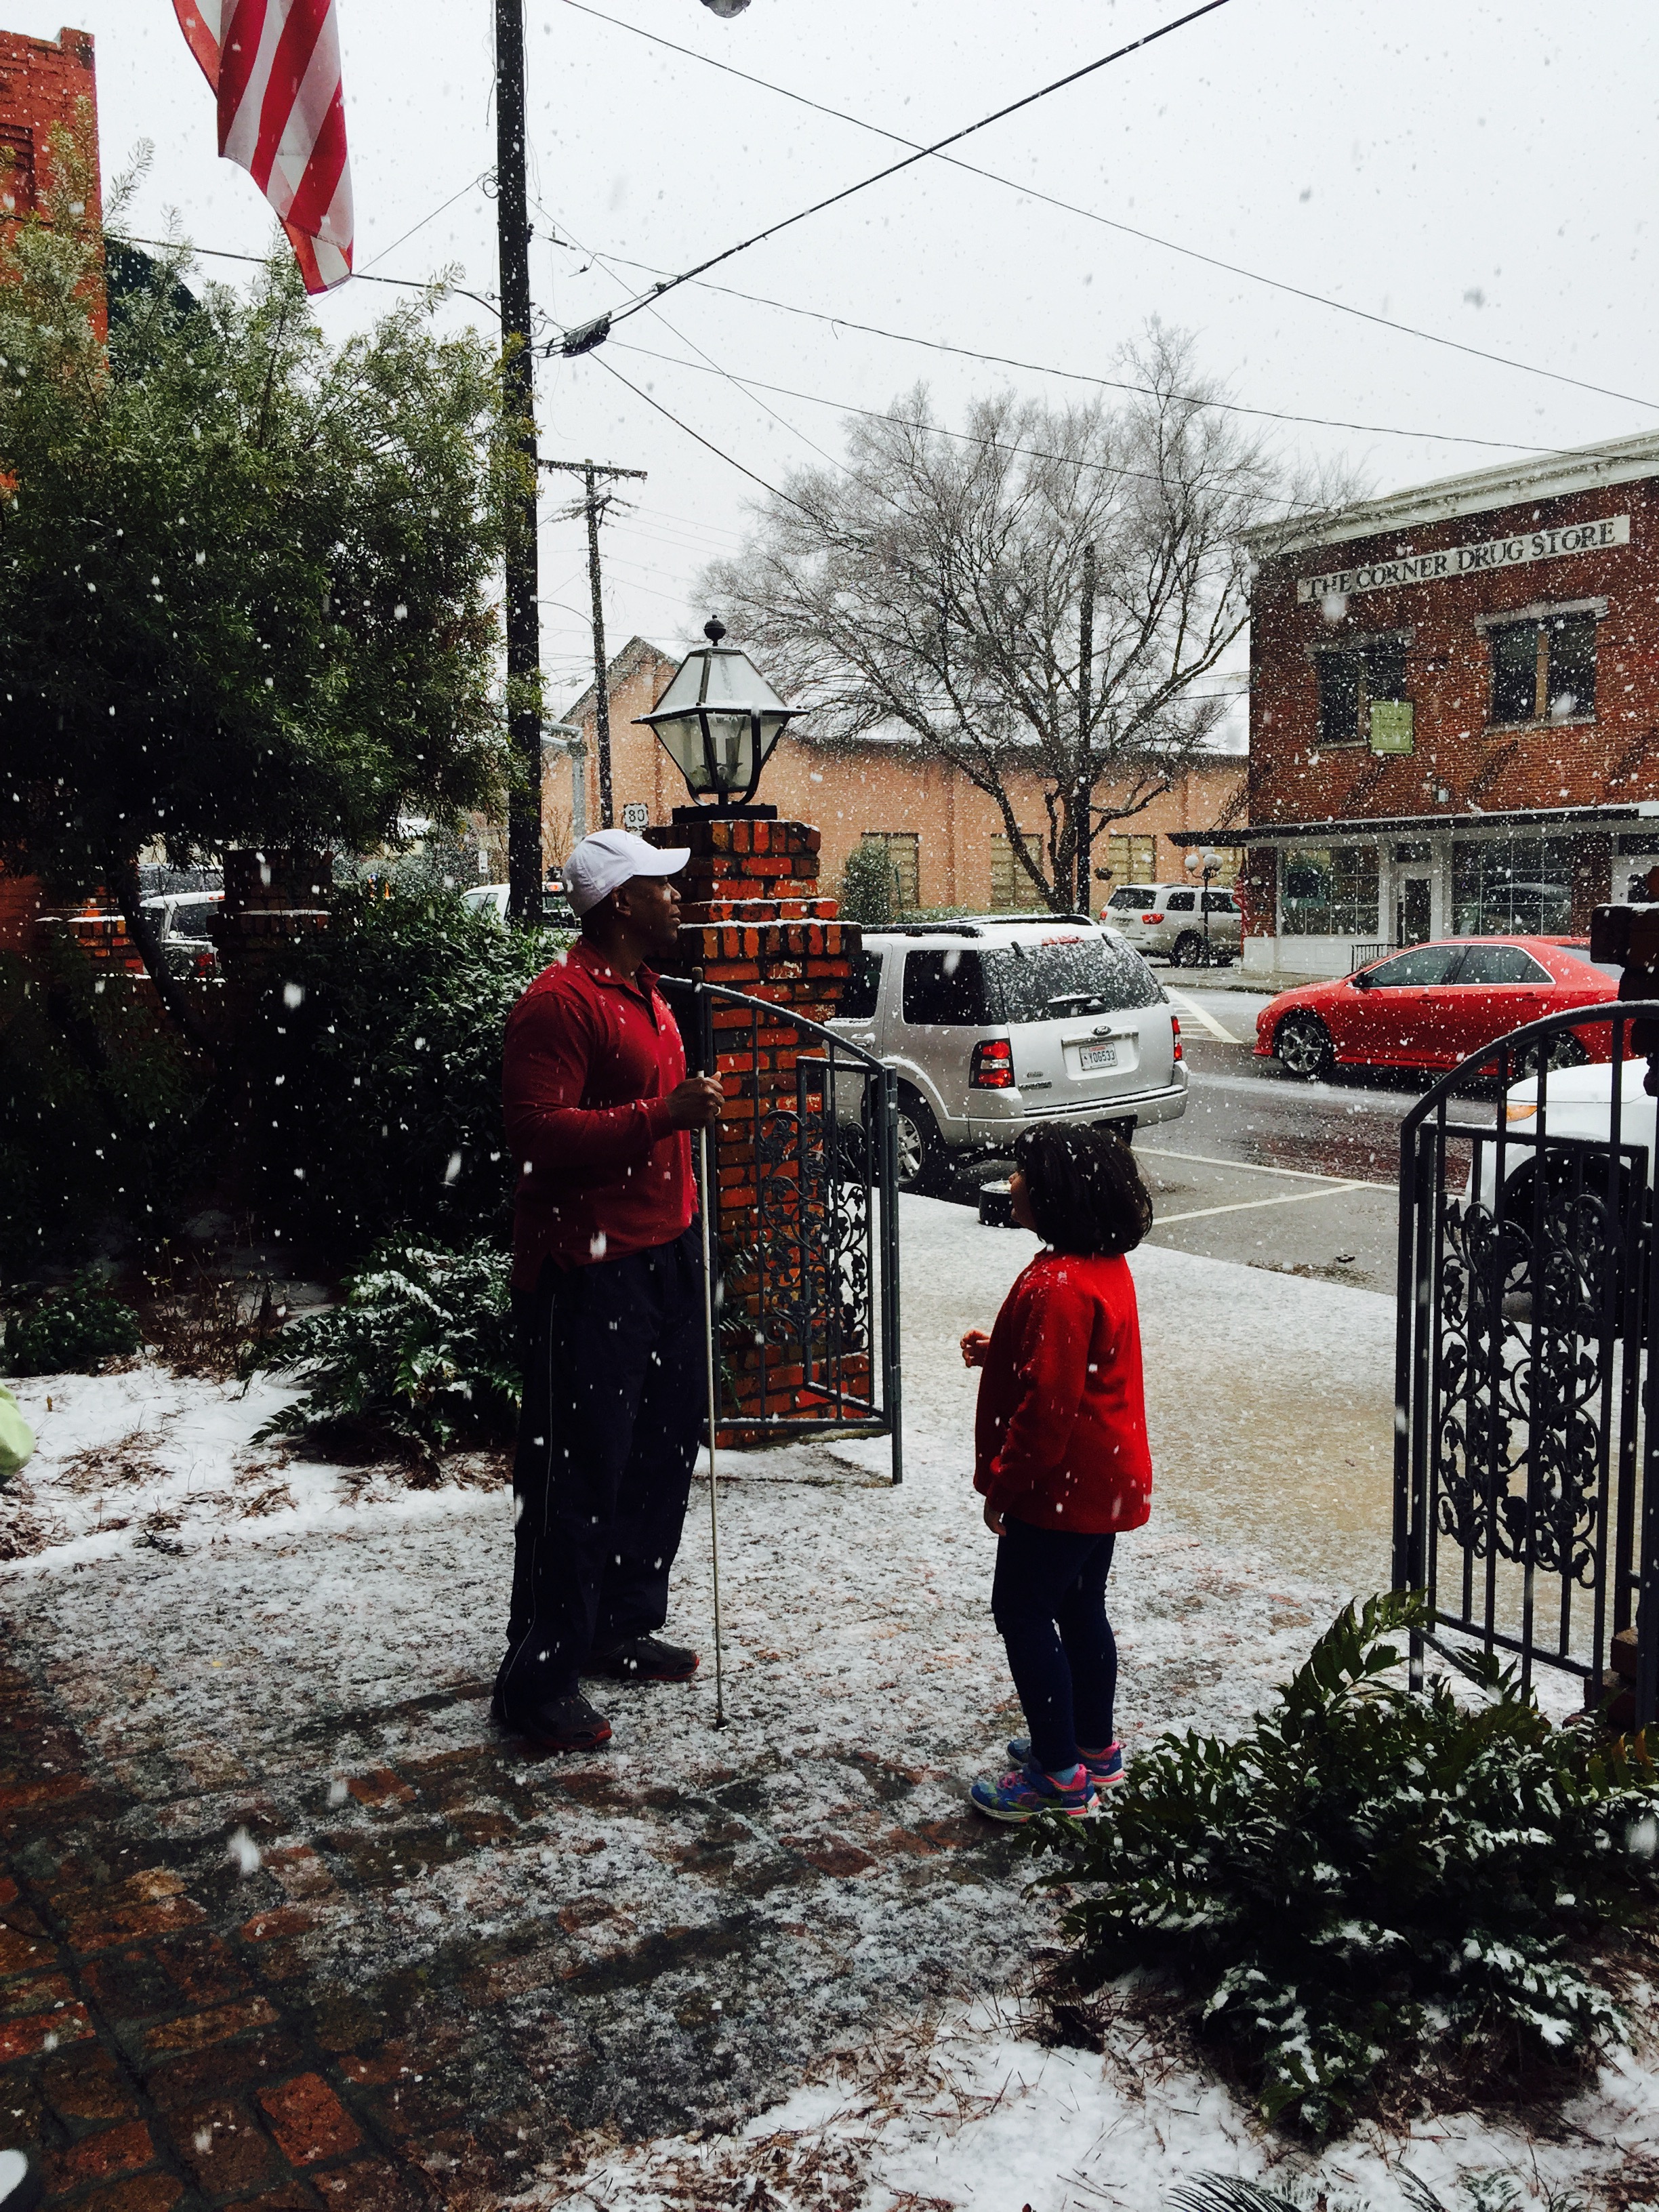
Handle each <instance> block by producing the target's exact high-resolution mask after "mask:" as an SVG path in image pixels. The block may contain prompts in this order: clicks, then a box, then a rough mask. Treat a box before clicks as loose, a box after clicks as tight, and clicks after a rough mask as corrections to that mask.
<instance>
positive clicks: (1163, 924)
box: [1101, 883, 1244, 968]
mask: <svg viewBox="0 0 1659 2212" xmlns="http://www.w3.org/2000/svg"><path fill="white" fill-rule="evenodd" d="M1101 919H1102V920H1103V921H1105V922H1106V923H1108V924H1109V927H1111V928H1113V929H1115V930H1117V931H1118V932H1119V933H1121V935H1122V936H1124V937H1126V938H1127V939H1128V941H1129V943H1130V944H1131V945H1133V946H1134V948H1135V950H1136V951H1138V952H1144V953H1145V954H1146V957H1148V958H1149V959H1152V960H1156V959H1164V960H1169V961H1171V962H1173V963H1174V964H1175V965H1176V967H1177V968H1201V967H1202V966H1203V964H1204V940H1205V930H1204V925H1205V922H1206V921H1208V923H1209V925H1210V927H1209V944H1210V959H1211V961H1212V963H1217V964H1219V965H1220V966H1222V967H1225V966H1227V965H1228V964H1229V963H1231V962H1232V961H1234V960H1237V957H1238V954H1239V946H1240V945H1241V943H1242V942H1243V934H1244V921H1243V915H1241V914H1240V913H1239V910H1238V901H1237V899H1236V898H1235V897H1234V896H1233V895H1232V893H1231V891H1230V890H1222V889H1221V888H1220V887H1219V886H1218V885H1217V884H1212V885H1211V887H1210V889H1209V890H1203V889H1201V888H1200V885H1198V884H1191V883H1187V884H1120V885H1119V887H1118V889H1117V890H1115V891H1114V892H1113V893H1112V896H1111V897H1110V898H1109V899H1108V900H1107V902H1106V911H1105V913H1104V914H1103V915H1102V917H1101Z"/></svg>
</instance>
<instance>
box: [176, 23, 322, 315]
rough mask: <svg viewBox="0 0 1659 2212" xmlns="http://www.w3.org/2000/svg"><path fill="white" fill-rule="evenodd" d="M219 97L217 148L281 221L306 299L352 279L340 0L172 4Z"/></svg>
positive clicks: (203, 70)
mask: <svg viewBox="0 0 1659 2212" xmlns="http://www.w3.org/2000/svg"><path fill="white" fill-rule="evenodd" d="M173 12H174V13H175V14H176V15H177V16H178V18H179V24H180V26H181V27H182V28H183V31H184V33H185V40H186V42H187V43H188V45H189V47H190V50H191V53H193V54H194V55H195V57H196V58H197V61H198V62H199V63H200V64H201V65H202V73H203V75H204V76H205V77H206V78H207V81H208V82H209V83H210V85H211V86H212V87H213V89H214V91H215V92H216V94H217V95H218V100H219V151H220V153H221V155H222V156H223V157H224V159H225V160H226V161H234V162H236V163H238V164H239V166H240V167H242V168H244V169H246V171H247V173H248V174H249V175H250V176H251V177H252V179H253V181H254V183H255V184H256V185H258V187H259V190H260V191H262V192H263V193H264V196H265V197H266V198H267V199H268V200H269V201H270V204H271V205H272V207H274V208H275V209H276V213H277V215H278V216H280V217H281V219H282V225H283V229H284V230H285V231H286V232H287V233H288V235H289V243H290V244H291V245H292V246H293V248H294V252H295V257H296V258H297V259H298V261H299V264H300V270H301V275H302V276H304V278H305V280H306V289H307V292H327V291H331V289H333V287H334V286H335V285H336V284H343V283H345V281H346V279H347V277H348V276H350V274H351V230H352V217H351V167H350V164H349V161H347V159H346V135H345V103H344V101H343V98H342V96H341V91H340V34H339V28H338V26H337V23H336V21H335V15H334V0H173Z"/></svg>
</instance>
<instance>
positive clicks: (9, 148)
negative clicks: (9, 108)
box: [0, 123, 34, 216]
mask: <svg viewBox="0 0 1659 2212" xmlns="http://www.w3.org/2000/svg"><path fill="white" fill-rule="evenodd" d="M33 207H34V133H33V131H25V130H22V129H20V128H17V127H15V126H14V125H9V124H4V123H0V216H6V215H20V216H21V215H28V214H31V213H32V212H33Z"/></svg>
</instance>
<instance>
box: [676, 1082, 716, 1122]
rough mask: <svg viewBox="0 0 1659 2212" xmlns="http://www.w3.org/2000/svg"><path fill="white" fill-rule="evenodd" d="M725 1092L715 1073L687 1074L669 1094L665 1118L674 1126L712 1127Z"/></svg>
mask: <svg viewBox="0 0 1659 2212" xmlns="http://www.w3.org/2000/svg"><path fill="white" fill-rule="evenodd" d="M725 1103H726V1092H725V1091H724V1089H723V1088H722V1087H721V1084H720V1078H719V1076H717V1075H688V1076H687V1077H686V1079H685V1080H684V1083H681V1084H677V1085H675V1087H674V1089H673V1090H672V1091H670V1092H669V1094H668V1118H669V1121H671V1123H672V1124H673V1126H674V1127H675V1128H677V1129H712V1128H713V1127H714V1124H715V1122H716V1121H719V1120H720V1109H721V1108H722V1107H723V1106H724V1105H725Z"/></svg>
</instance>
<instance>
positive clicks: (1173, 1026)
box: [1170, 1014, 1183, 1060]
mask: <svg viewBox="0 0 1659 2212" xmlns="http://www.w3.org/2000/svg"><path fill="white" fill-rule="evenodd" d="M1170 1035H1171V1036H1173V1037H1174V1039H1175V1057H1176V1059H1177V1060H1180V1059H1182V1057H1183V1054H1182V1049H1181V1017H1180V1015H1179V1014H1171V1015H1170Z"/></svg>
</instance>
